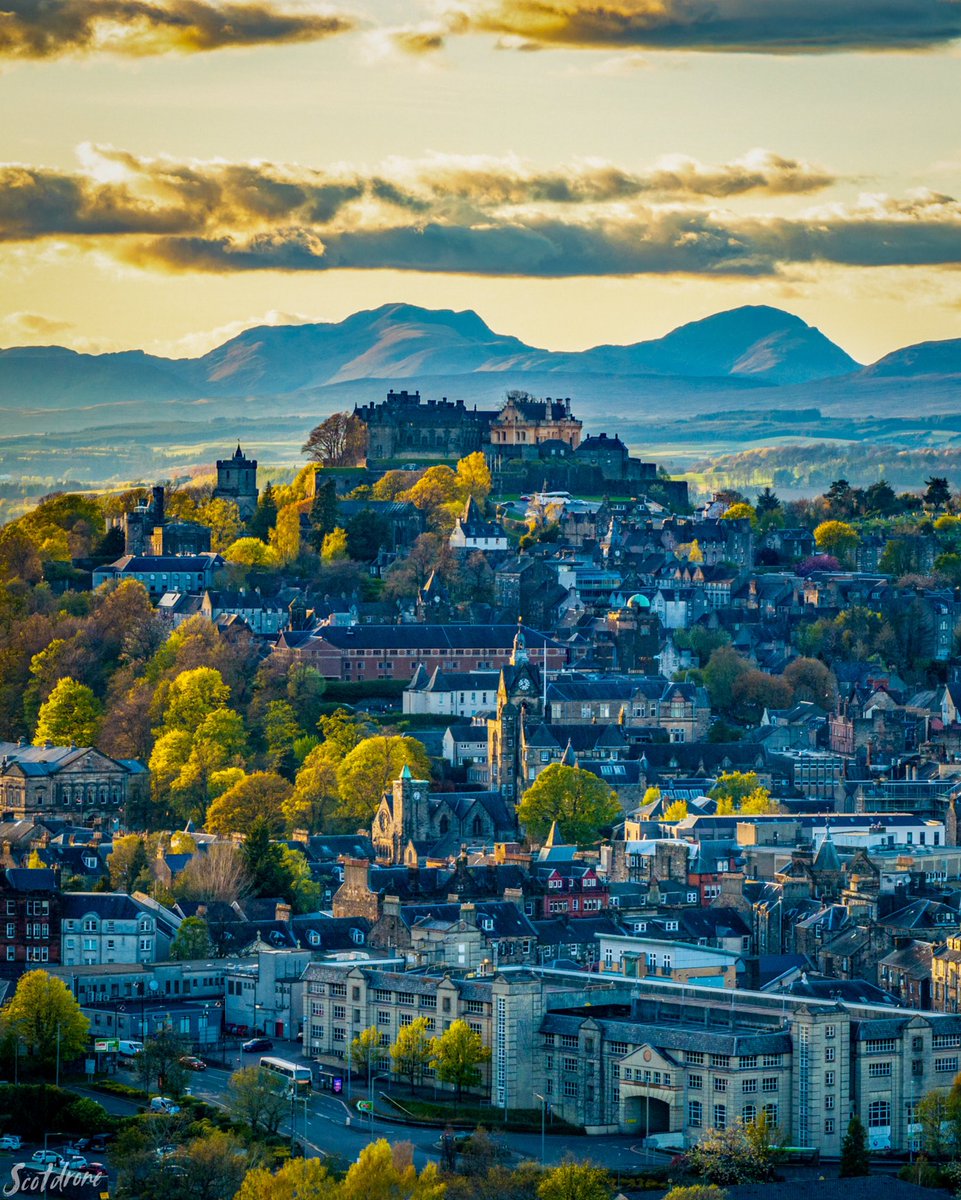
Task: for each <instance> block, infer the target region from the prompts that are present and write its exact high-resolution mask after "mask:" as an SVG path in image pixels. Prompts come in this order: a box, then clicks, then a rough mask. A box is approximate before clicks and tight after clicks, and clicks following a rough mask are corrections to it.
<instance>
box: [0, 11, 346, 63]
mask: <svg viewBox="0 0 961 1200" xmlns="http://www.w3.org/2000/svg"><path fill="white" fill-rule="evenodd" d="M354 27H355V21H354V19H353V18H352V17H350V16H348V15H347V14H345V13H339V12H335V11H334V10H332V9H327V8H318V7H312V6H297V7H294V6H285V5H279V4H273V3H271V2H270V0H251V2H249V3H227V4H220V3H217V2H216V0H160V2H156V3H154V2H151V0H5V3H4V4H3V8H2V11H0V59H3V58H7V59H51V58H64V57H70V56H82V55H90V54H115V55H123V56H127V57H135V58H139V57H146V56H148V55H156V54H169V53H179V54H195V53H199V52H203V51H209V50H221V49H224V48H226V47H231V46H263V45H270V44H277V43H284V42H313V41H318V40H320V39H322V38H327V37H332V36H334V35H335V34H340V33H346V32H348V31H349V30H351V29H353V28H354Z"/></svg>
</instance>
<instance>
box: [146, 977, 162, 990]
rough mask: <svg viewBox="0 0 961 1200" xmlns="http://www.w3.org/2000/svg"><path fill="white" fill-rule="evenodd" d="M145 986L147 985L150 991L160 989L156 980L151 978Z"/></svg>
mask: <svg viewBox="0 0 961 1200" xmlns="http://www.w3.org/2000/svg"><path fill="white" fill-rule="evenodd" d="M147 987H149V988H150V990H151V991H152V992H157V991H159V990H160V984H159V983H158V982H157V981H156V979H151V981H150V982H149V983H148V984H147Z"/></svg>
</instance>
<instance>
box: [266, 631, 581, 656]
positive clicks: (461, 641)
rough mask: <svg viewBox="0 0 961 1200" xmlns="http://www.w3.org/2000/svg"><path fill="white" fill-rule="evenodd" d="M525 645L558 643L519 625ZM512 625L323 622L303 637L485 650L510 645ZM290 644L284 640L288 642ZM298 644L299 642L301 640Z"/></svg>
mask: <svg viewBox="0 0 961 1200" xmlns="http://www.w3.org/2000/svg"><path fill="white" fill-rule="evenodd" d="M521 628H522V630H523V633H524V637H525V638H526V640H527V646H528V648H529V649H530V648H532V647H536V648H538V649H540V648H541V647H542V646H545V645H546V646H556V647H558V648H559V649H560V648H562V647H561V643H560V642H558V641H555V640H554V639H553V638H550V637H547V636H546V635H545V634H543V633H538V632H537V630H536V629H530V628H529V627H527V626H526V625H525V626H521ZM517 629H518V627H517V626H516V625H488V626H480V625H350V626H344V625H325V626H324V627H323V629H320V630H315V631H313V632H312V633H309V634H307V636H306V638H305V639H303V640H310V639H311V638H323V640H324V641H325V642H328V643H329V644H330V645H331V646H334V647H336V648H337V649H348V648H351V647H357V646H363V647H364V648H365V649H388V648H390V647H394V646H398V647H401V648H406V649H409V650H419V651H421V653H424V652H425V651H428V650H432V649H435V648H439V649H441V650H442V651H447V650H459V651H464V650H488V649H490V648H492V647H493V648H495V649H498V650H499V649H504V648H508V647H511V646H513V644H514V636H515V634H516V633H517ZM289 644H291V643H290V642H288V645H289ZM301 644H302V642H301Z"/></svg>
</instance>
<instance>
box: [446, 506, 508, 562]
mask: <svg viewBox="0 0 961 1200" xmlns="http://www.w3.org/2000/svg"><path fill="white" fill-rule="evenodd" d="M448 540H449V542H450V545H451V548H452V549H453V550H460V551H463V552H464V553H466V554H470V553H472V552H473V551H475V550H481V551H485V552H486V551H491V550H497V551H506V549H507V534H506V533H505V532H504V530H503V529H501V527H500V525H498V524H497V522H496V521H487V520H485V519H484V517H483V515H482V513H481V511H480V508H479V506H478V504H477V501H476V500H475V499H474V497H473V496H470V497H469V498H468V500H467V503H466V504H465V505H464V511H463V513H462V514H461V515H460V516H459V517H458V518H457V519H456V521H455V522H454V528H453V529H452V530H451V534H450V538H449V539H448Z"/></svg>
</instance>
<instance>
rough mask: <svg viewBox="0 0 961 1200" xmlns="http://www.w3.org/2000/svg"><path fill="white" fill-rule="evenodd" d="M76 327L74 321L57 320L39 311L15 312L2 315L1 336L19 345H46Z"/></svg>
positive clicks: (0, 323) (4, 339)
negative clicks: (42, 314)
mask: <svg viewBox="0 0 961 1200" xmlns="http://www.w3.org/2000/svg"><path fill="white" fill-rule="evenodd" d="M74 328H75V326H74V324H73V322H72V321H57V320H54V319H52V318H51V317H44V316H41V315H40V314H39V313H29V312H14V313H8V314H7V315H6V316H4V317H0V338H2V339H3V341H9V342H10V343H11V344H15V345H18V346H36V345H46V344H48V343H49V342H50V341H51V340H52V339H54V338H56V337H57V336H58V335H62V334H64V333H68V332H69V331H70V330H71V329H74Z"/></svg>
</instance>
